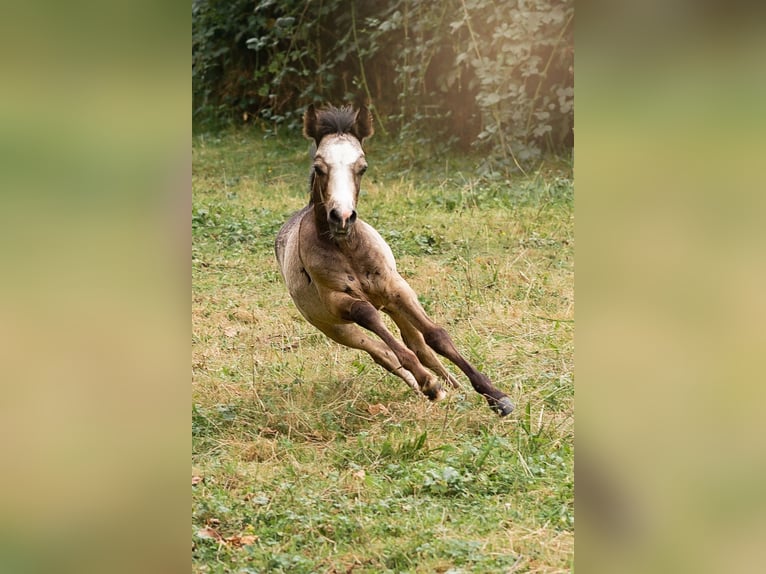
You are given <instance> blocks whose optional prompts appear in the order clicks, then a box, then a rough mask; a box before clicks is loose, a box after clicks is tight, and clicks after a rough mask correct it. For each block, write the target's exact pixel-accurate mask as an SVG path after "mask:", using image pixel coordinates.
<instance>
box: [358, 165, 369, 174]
mask: <svg viewBox="0 0 766 574" xmlns="http://www.w3.org/2000/svg"><path fill="white" fill-rule="evenodd" d="M366 171H367V166H366V165H363V166H362V167H360V168H359V171H358V172H357V173H359V175H364V172H366Z"/></svg>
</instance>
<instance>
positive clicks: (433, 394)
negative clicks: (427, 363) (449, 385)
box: [423, 383, 447, 403]
mask: <svg viewBox="0 0 766 574" xmlns="http://www.w3.org/2000/svg"><path fill="white" fill-rule="evenodd" d="M423 394H424V395H425V396H427V397H428V400H429V401H432V402H434V403H437V402H439V401H441V400H443V399H444V398H446V396H447V393H446V392H445V391H444V389H443V388H442V386H441V385H440V384H439V383H435V384H432V385H429V386H428V387H427V388H425V389H423Z"/></svg>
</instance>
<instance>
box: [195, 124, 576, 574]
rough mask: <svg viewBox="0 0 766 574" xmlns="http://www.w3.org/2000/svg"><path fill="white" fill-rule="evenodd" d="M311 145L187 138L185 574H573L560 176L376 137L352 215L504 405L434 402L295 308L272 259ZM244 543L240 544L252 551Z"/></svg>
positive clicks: (460, 397) (568, 290)
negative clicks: (484, 165) (501, 172)
mask: <svg viewBox="0 0 766 574" xmlns="http://www.w3.org/2000/svg"><path fill="white" fill-rule="evenodd" d="M307 149H308V145H307V142H306V141H305V140H302V139H300V138H299V137H287V136H280V137H279V138H273V137H272V138H264V136H263V134H261V133H258V132H247V131H241V132H230V133H227V134H224V135H221V136H195V138H194V141H193V159H194V172H193V188H194V199H193V213H192V230H193V252H192V253H193V263H192V269H193V301H192V317H193V339H192V362H193V390H192V397H193V409H192V435H193V461H192V464H193V469H192V475H193V476H194V477H196V478H195V479H193V483H194V485H193V486H192V496H193V498H192V528H191V530H192V532H191V534H192V541H193V571H194V572H237V573H252V572H285V573H288V572H289V573H301V572H350V571H352V570H353V572H355V573H362V572H368V573H373V572H424V573H425V572H451V573H453V574H454V573H458V572H508V571H513V572H568V571H570V570H571V567H572V566H571V565H572V559H573V541H574V514H573V512H574V509H573V460H574V452H573V426H574V424H573V423H574V421H573V417H574V380H573V356H572V354H573V327H574V323H573V317H574V307H573V305H574V301H573V282H574V281H573V274H574V269H573V266H574V263H573V249H574V236H573V229H574V216H573V186H572V177H571V167H570V166H569V165H568V164H567V163H566V162H563V161H550V162H547V163H545V164H543V165H541V166H540V168H539V169H538V170H536V171H535V172H534V173H530V174H529V175H528V176H516V177H513V178H510V179H506V178H504V177H500V176H492V175H491V174H490V175H483V176H478V175H477V174H476V173H475V172H474V171H473V165H474V164H475V163H477V161H476V160H477V158H471V157H460V156H457V155H455V156H454V157H449V158H445V157H440V159H439V161H438V162H434V163H433V164H432V165H427V166H426V167H424V166H423V165H422V163H423V162H422V161H420V160H419V161H418V162H411V161H408V160H407V158H403V157H402V153H401V151H400V150H399V148H397V147H396V146H395V145H394V144H392V143H391V142H386V141H384V140H383V139H378V140H376V139H375V138H372V139H371V140H370V141H369V143H368V146H367V157H368V162H369V165H370V169H369V171H368V175H366V176H365V179H364V181H363V192H362V195H361V198H360V202H359V205H358V211H359V215H360V217H362V218H363V219H365V220H367V221H368V222H369V223H371V224H373V225H374V226H375V227H376V228H377V229H378V230H379V231H380V232H381V234H382V235H383V236H384V237H385V238H386V239H387V240H388V241H389V243H390V244H391V247H392V249H393V250H394V253H395V255H396V256H397V260H398V265H399V269H400V272H401V273H402V274H403V275H404V276H405V277H406V278H407V280H408V281H409V282H410V284H411V285H412V286H413V287H414V288H415V290H416V291H417V292H418V294H419V296H420V299H421V301H422V303H423V305H424V306H425V308H426V310H427V311H428V312H429V313H430V314H431V315H432V317H433V318H434V319H435V320H436V321H437V322H439V323H441V324H442V325H444V326H445V327H446V328H447V330H448V331H449V332H450V334H451V335H452V337H453V339H454V340H455V342H456V344H457V346H458V347H459V349H460V350H461V352H462V353H463V354H464V356H466V358H468V359H469V360H470V361H471V362H473V363H474V365H475V366H476V367H478V368H479V369H481V370H483V371H484V372H485V373H486V374H487V375H489V376H490V378H491V379H492V380H493V382H494V383H495V384H496V385H497V386H498V387H499V388H501V389H503V390H504V391H505V392H507V393H508V394H509V395H510V396H511V399H512V400H513V402H514V403H515V404H516V411H514V413H513V414H512V415H510V416H509V417H508V418H507V419H503V420H501V419H499V418H498V417H497V416H496V415H495V414H493V413H492V412H491V411H490V409H489V408H488V407H487V405H486V402H485V401H484V400H483V399H482V398H481V397H479V396H478V395H476V394H475V393H474V392H473V391H471V390H470V386H469V385H468V382H467V380H466V379H465V377H463V376H462V373H459V371H457V370H456V369H454V368H451V367H452V365H448V368H451V370H452V371H453V372H455V373H456V374H457V375H459V378H460V380H461V381H463V382H464V383H465V385H466V388H465V389H461V390H458V391H451V392H450V394H449V397H448V399H447V400H446V401H444V402H441V403H437V404H431V403H429V402H428V401H427V400H426V399H425V398H424V397H421V396H416V395H415V393H414V392H412V390H410V389H409V388H408V387H407V386H406V385H405V384H404V383H403V382H402V381H400V380H399V379H397V378H396V377H393V376H391V375H389V374H387V373H386V372H385V371H384V370H382V369H381V368H380V367H378V366H377V365H375V364H374V363H373V362H372V360H371V359H370V358H369V357H368V356H367V355H366V354H364V353H362V352H357V351H353V350H350V349H346V348H343V347H340V346H339V345H337V344H335V343H333V342H331V341H329V340H327V339H326V338H325V337H324V336H323V335H321V334H320V333H319V332H318V331H316V329H314V328H313V327H312V326H311V325H309V324H308V323H307V322H306V321H305V320H304V319H303V318H302V317H301V316H300V314H299V313H298V311H297V310H296V309H295V307H294V306H293V304H292V301H291V300H290V298H289V296H288V294H287V292H286V289H285V287H284V284H283V283H282V279H281V276H280V274H279V271H278V268H277V265H276V262H275V260H274V254H273V241H274V237H275V235H276V232H277V230H278V229H279V227H280V226H281V225H282V223H283V222H284V221H285V220H286V218H287V217H288V215H289V214H290V213H291V212H292V211H294V210H296V209H298V208H300V207H302V206H303V205H304V204H305V203H306V202H307V176H308V167H309V161H308V158H307ZM243 542H245V543H243Z"/></svg>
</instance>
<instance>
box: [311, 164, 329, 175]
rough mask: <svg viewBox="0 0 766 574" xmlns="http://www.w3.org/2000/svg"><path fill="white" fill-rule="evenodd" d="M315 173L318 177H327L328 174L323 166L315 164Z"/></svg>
mask: <svg viewBox="0 0 766 574" xmlns="http://www.w3.org/2000/svg"><path fill="white" fill-rule="evenodd" d="M314 172H315V173H316V174H317V175H327V174H326V173H325V170H324V168H323V167H322V166H321V165H318V164H315V165H314Z"/></svg>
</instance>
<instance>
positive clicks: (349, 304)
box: [275, 105, 513, 416]
mask: <svg viewBox="0 0 766 574" xmlns="http://www.w3.org/2000/svg"><path fill="white" fill-rule="evenodd" d="M373 131H374V130H373V127H372V115H371V114H370V112H369V111H368V110H367V109H366V108H364V107H362V108H361V109H359V110H358V111H354V110H353V108H351V107H350V106H349V107H343V108H335V107H328V108H324V109H315V108H314V106H313V105H310V106H309V107H308V109H307V110H306V113H305V115H304V118H303V133H304V135H305V136H306V137H307V138H309V139H313V140H314V143H315V144H316V152H315V153H314V154H313V157H312V160H313V165H312V170H311V178H310V181H311V183H310V188H311V199H310V200H309V204H308V205H307V206H306V207H304V208H303V209H301V210H300V211H298V212H297V213H295V214H293V215H292V217H290V219H289V220H288V221H287V223H286V224H285V225H284V226H283V227H282V229H281V230H280V231H279V234H278V235H277V240H276V245H275V251H276V256H277V261H278V262H279V267H280V270H281V272H282V276H283V277H284V280H285V283H286V284H287V289H288V291H289V292H290V296H291V297H292V299H293V301H294V302H295V305H296V306H297V307H298V310H299V311H300V312H301V314H302V315H303V316H304V317H305V318H306V319H307V320H308V321H309V323H311V324H312V325H314V326H315V327H316V328H318V329H319V330H320V331H322V332H323V333H324V334H325V335H327V336H328V337H330V338H331V339H333V340H334V341H337V342H338V343H341V344H342V345H346V346H348V347H352V348H354V349H363V350H364V351H366V352H367V353H369V354H370V356H371V357H372V358H373V360H374V361H375V362H376V363H378V364H379V365H381V366H382V367H384V368H385V369H387V370H388V371H390V372H391V373H393V374H394V375H396V376H397V377H400V378H401V379H403V380H404V381H405V382H406V383H407V384H408V385H409V386H410V387H412V388H413V389H415V390H416V391H421V392H423V394H425V395H426V396H427V397H428V398H429V399H431V400H432V401H438V400H440V399H442V398H444V396H445V393H444V390H443V388H442V385H441V382H440V380H439V379H441V381H444V382H446V383H447V384H449V385H451V386H453V387H457V386H458V383H457V381H456V380H455V378H454V377H453V376H452V374H451V373H450V372H449V371H447V369H445V368H444V366H443V365H442V364H441V363H440V362H439V359H438V358H437V357H436V355H435V354H434V352H433V351H436V352H437V353H439V354H440V355H442V356H444V357H446V358H448V359H449V360H450V361H452V362H453V363H454V364H455V365H457V366H458V368H459V369H460V370H461V371H463V373H465V375H466V376H467V377H468V379H469V380H470V381H471V385H472V386H473V388H474V389H475V390H476V392H478V393H480V394H481V395H483V396H484V397H485V398H486V399H487V402H488V403H489V406H490V407H491V408H492V409H494V410H495V411H496V412H497V413H498V414H499V415H500V416H506V415H508V414H509V413H510V412H511V411H512V410H513V403H511V401H510V399H509V398H508V397H507V396H506V395H505V394H504V393H502V392H501V391H499V390H498V389H497V388H495V387H494V386H493V385H492V383H491V382H490V380H489V378H488V377H487V376H486V375H484V374H482V373H480V372H479V371H477V370H476V369H475V368H474V367H473V365H471V364H470V363H469V362H468V361H466V360H465V359H464V358H463V357H462V356H461V355H460V353H458V351H457V349H456V348H455V345H454V344H453V342H452V339H450V336H449V335H448V334H447V331H445V330H444V329H443V328H441V327H439V326H438V325H436V324H435V323H434V322H433V321H432V320H431V319H430V318H429V317H428V316H427V315H426V313H425V311H424V310H423V308H422V307H421V305H420V303H419V302H418V298H417V295H416V294H415V292H414V291H413V290H412V288H411V287H410V286H409V285H408V284H407V282H406V281H405V280H404V279H403V278H402V277H401V275H399V273H398V272H397V270H396V262H395V261H394V256H393V254H392V252H391V248H390V247H389V246H388V245H387V244H386V242H385V241H384V240H383V238H382V237H381V236H380V234H379V233H378V232H377V231H375V229H373V228H372V227H371V226H370V225H368V224H367V223H365V222H364V221H362V220H361V219H359V218H358V217H357V212H356V203H357V199H358V197H359V185H360V181H361V179H362V175H363V174H364V172H365V170H366V169H367V161H366V160H365V156H364V152H363V151H362V143H363V142H364V140H365V138H367V137H369V136H371V135H372V134H373ZM378 310H381V311H383V312H385V313H387V314H388V315H389V316H390V317H391V318H392V319H393V321H394V323H396V325H397V326H398V327H399V329H400V331H401V335H402V339H403V341H404V345H403V344H402V343H401V342H400V341H398V340H397V339H396V338H395V337H394V336H393V335H392V334H391V332H390V331H389V330H388V329H387V328H386V326H385V324H384V323H383V321H382V320H381V317H380V315H379V314H378ZM360 327H362V328H360ZM371 334H374V335H377V337H379V339H378V338H375V337H373V336H371ZM426 367H428V369H431V371H433V372H434V373H436V375H438V378H437V377H435V376H434V375H433V374H432V373H431V372H430V371H429V370H428V369H427V368H426Z"/></svg>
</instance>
